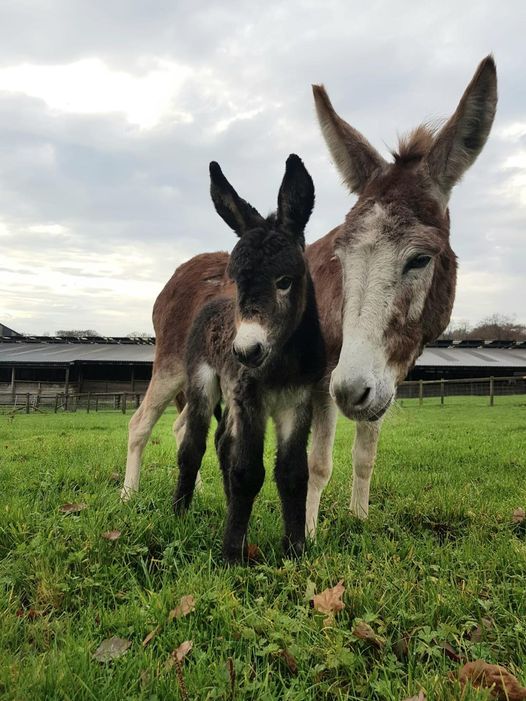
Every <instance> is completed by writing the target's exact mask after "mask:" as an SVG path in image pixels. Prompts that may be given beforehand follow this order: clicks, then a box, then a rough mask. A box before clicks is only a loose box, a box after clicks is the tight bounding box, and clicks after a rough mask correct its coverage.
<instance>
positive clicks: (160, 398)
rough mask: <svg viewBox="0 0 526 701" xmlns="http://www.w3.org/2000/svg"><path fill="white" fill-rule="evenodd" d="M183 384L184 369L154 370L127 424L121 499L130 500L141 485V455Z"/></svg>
mask: <svg viewBox="0 0 526 701" xmlns="http://www.w3.org/2000/svg"><path fill="white" fill-rule="evenodd" d="M183 384H184V373H183V372H182V371H181V370H179V371H175V372H173V373H166V372H164V373H162V374H161V373H159V372H155V371H154V374H153V375H152V379H151V380H150V384H149V385H148V389H147V391H146V394H145V395H144V399H143V401H142V403H141V405H140V407H139V408H138V409H137V411H136V412H135V414H134V415H133V416H132V418H131V420H130V424H129V428H128V457H127V460H126V474H125V476H124V486H123V488H122V490H121V499H122V500H123V501H127V500H128V499H129V498H130V497H131V496H132V494H133V493H134V492H137V491H138V489H139V476H140V470H141V459H142V454H143V452H144V448H145V447H146V444H147V443H148V439H149V438H150V435H151V432H152V429H153V427H154V426H155V424H156V423H157V421H158V419H159V417H160V416H161V414H162V413H163V411H164V410H165V409H166V407H167V406H168V404H169V403H170V400H171V399H172V398H173V397H174V396H175V395H176V394H177V392H179V391H180V389H181V387H182V386H183Z"/></svg>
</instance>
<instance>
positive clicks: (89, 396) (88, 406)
mask: <svg viewBox="0 0 526 701" xmlns="http://www.w3.org/2000/svg"><path fill="white" fill-rule="evenodd" d="M90 404H91V392H88V404H87V406H86V414H89V410H90Z"/></svg>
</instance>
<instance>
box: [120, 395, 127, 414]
mask: <svg viewBox="0 0 526 701" xmlns="http://www.w3.org/2000/svg"><path fill="white" fill-rule="evenodd" d="M121 409H122V413H123V414H125V413H126V393H125V392H123V393H122V399H121Z"/></svg>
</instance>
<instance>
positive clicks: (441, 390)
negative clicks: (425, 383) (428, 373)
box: [440, 378, 444, 406]
mask: <svg viewBox="0 0 526 701" xmlns="http://www.w3.org/2000/svg"><path fill="white" fill-rule="evenodd" d="M440 406H444V378H442V379H441V380H440Z"/></svg>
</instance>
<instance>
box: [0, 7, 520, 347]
mask: <svg viewBox="0 0 526 701" xmlns="http://www.w3.org/2000/svg"><path fill="white" fill-rule="evenodd" d="M525 20H526V3H524V2H523V0H508V1H507V2H505V3H498V4H497V5H496V4H495V3H494V2H493V1H488V0H477V1H476V2H464V3H459V2H458V0H453V1H451V0H442V1H441V2H436V1H435V2H432V3H431V2H423V1H420V2H416V0H415V1H414V2H412V1H409V0H407V1H406V2H403V3H402V2H398V3H392V2H388V1H383V2H382V1H375V0H370V1H369V2H367V3H358V2H351V1H350V0H323V1H322V0H317V1H316V2H314V1H312V0H289V1H288V2H283V1H282V0H281V1H279V2H276V1H275V0H250V1H249V0H246V1H245V2H241V1H239V2H237V1H235V0H223V1H222V2H212V1H211V0H209V1H208V2H204V1H203V0H155V1H154V2H146V0H104V1H102V0H86V1H85V2H83V1H81V0H38V1H36V0H34V1H31V0H2V2H1V3H0V322H3V323H5V324H7V325H9V326H12V327H13V328H15V329H16V330H19V331H22V332H27V333H35V334H37V333H45V332H50V333H53V332H55V331H56V330H57V329H63V328H93V329H96V330H97V331H99V332H100V333H102V334H108V335H118V334H125V333H128V332H131V331H151V328H152V327H151V321H150V315H151V308H152V304H153V301H154V299H155V297H156V295H157V293H158V292H159V291H160V289H161V288H162V286H163V285H164V283H165V282H166V280H167V279H168V278H169V277H170V275H171V274H172V272H173V270H174V269H175V267H177V265H179V264H180V263H182V262H183V261H184V260H186V259H187V258H189V257H190V256H192V255H194V254H196V253H198V252H202V251H207V250H215V249H230V248H231V247H232V246H233V244H234V238H233V234H232V233H231V232H230V230H229V229H228V228H227V227H226V225H225V224H224V223H223V222H222V221H221V220H220V219H219V218H218V216H217V215H216V214H215V212H214V210H213V208H212V205H211V203H210V200H209V195H208V162H209V161H210V160H212V159H213V160H217V161H219V162H220V163H221V165H222V166H223V169H224V171H225V173H226V175H227V177H228V178H229V179H230V180H231V181H232V183H233V184H234V186H235V187H236V188H237V189H238V191H239V192H240V194H241V195H242V196H244V197H246V198H247V199H249V200H250V201H251V202H252V203H253V204H254V205H255V206H256V207H257V208H258V209H260V211H262V212H265V213H266V212H268V211H270V210H271V209H273V208H274V205H275V200H276V195H277V191H278V187H279V183H280V180H281V177H282V173H283V167H284V163H285V159H286V157H287V155H288V154H289V153H290V152H296V153H298V154H300V155H301V156H302V157H303V159H304V161H305V163H306V165H307V167H308V168H309V170H310V172H311V174H312V176H313V178H314V181H315V184H316V190H317V203H316V208H315V212H314V215H313V217H312V219H311V222H310V224H309V227H308V240H309V241H313V240H315V239H316V238H318V237H320V236H322V235H323V234H325V233H326V232H327V231H328V230H329V229H330V228H332V227H333V226H335V225H337V224H339V223H340V222H341V221H342V219H343V217H344V215H345V213H346V212H347V210H348V209H349V207H350V206H351V204H352V202H353V199H352V197H351V196H350V195H348V194H347V193H346V191H345V190H344V188H343V186H342V185H341V184H340V180H339V177H338V175H337V173H336V171H335V170H334V168H333V166H332V164H331V163H330V160H329V157H328V154H327V151H326V148H325V145H324V143H323V141H322V138H321V136H320V134H319V131H318V127H317V124H316V121H315V117H314V110H313V103H312V96H311V90H310V85H311V83H314V82H323V83H325V85H326V87H327V89H328V91H329V94H330V95H331V98H332V100H333V102H334V105H335V107H336V108H337V110H338V111H339V112H340V114H341V115H342V116H343V117H344V118H345V119H347V121H349V122H350V123H351V124H353V126H355V127H357V128H358V129H360V130H361V131H363V132H364V133H365V134H366V135H367V137H368V138H369V140H370V141H372V143H373V144H374V145H375V146H376V147H377V148H378V149H379V150H380V151H381V152H382V153H384V154H385V155H387V153H388V150H389V148H390V147H392V146H394V145H396V142H397V136H398V135H399V134H401V133H403V132H405V131H407V130H409V129H410V128H412V127H413V126H415V125H416V124H417V123H418V122H420V121H422V120H428V119H434V118H437V117H441V116H447V115H448V114H449V113H450V112H451V111H452V110H453V109H454V108H455V106H456V104H457V102H458V100H459V98H460V96H461V94H462V92H463V90H464V88H465V86H466V85H467V83H468V81H469V80H470V78H471V76H472V74H473V72H474V70H475V68H476V66H477V64H478V62H479V61H480V60H481V59H482V58H483V57H484V56H485V55H486V54H488V53H489V52H493V53H494V54H495V57H496V60H497V67H498V71H499V94H500V100H499V107H498V111H497V119H496V122H495V125H494V128H493V132H492V135H491V137H490V141H489V142H488V144H487V146H486V149H485V151H484V152H483V154H482V155H481V156H480V158H479V160H478V161H477V163H476V164H475V165H474V166H473V168H472V169H471V171H469V172H468V174H467V175H466V177H465V179H464V181H463V182H462V183H461V184H460V185H459V186H458V187H457V188H456V190H455V192H454V194H453V197H452V200H451V216H452V242H453V247H454V249H455V251H456V252H457V254H458V256H459V259H460V279H459V287H458V294H457V301H456V305H455V309H454V312H453V315H454V319H456V320H457V321H460V320H469V321H471V322H474V321H477V320H479V319H481V318H482V317H484V316H487V315H489V314H491V313H494V312H502V313H507V314H510V315H514V316H515V318H516V320H517V321H522V322H526V312H525V311H524V299H525V293H526V283H525V277H524V271H525V270H526V78H525V76H524V67H525V64H526V49H525V43H524V27H525V26H526V22H525Z"/></svg>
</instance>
